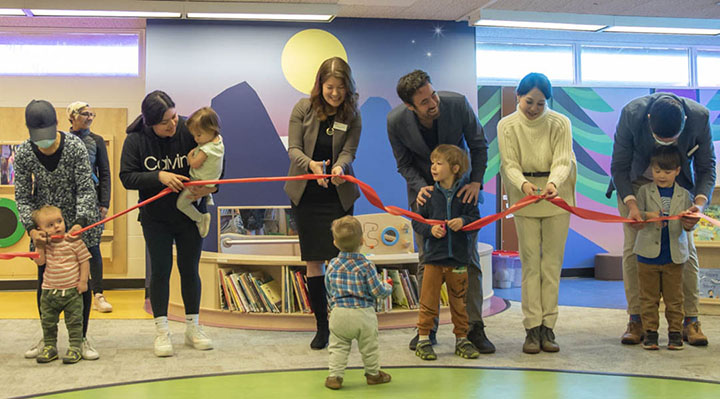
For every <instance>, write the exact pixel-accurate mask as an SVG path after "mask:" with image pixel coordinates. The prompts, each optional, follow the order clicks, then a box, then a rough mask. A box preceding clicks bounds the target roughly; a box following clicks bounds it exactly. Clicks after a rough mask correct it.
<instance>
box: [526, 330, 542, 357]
mask: <svg viewBox="0 0 720 399" xmlns="http://www.w3.org/2000/svg"><path fill="white" fill-rule="evenodd" d="M525 334H526V335H525V343H524V344H523V347H522V351H523V352H525V353H529V354H531V355H534V354H536V353H540V326H537V327H533V328H530V329H525Z"/></svg>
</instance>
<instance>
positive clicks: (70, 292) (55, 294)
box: [40, 288, 83, 349]
mask: <svg viewBox="0 0 720 399" xmlns="http://www.w3.org/2000/svg"><path fill="white" fill-rule="evenodd" d="M40 309H42V315H41V316H40V321H41V322H42V328H43V341H45V345H50V346H55V347H56V346H57V332H58V322H59V321H60V313H62V312H64V313H65V327H67V330H68V336H69V338H70V347H71V348H76V349H80V346H81V345H82V338H83V331H82V330H83V301H82V299H80V294H78V291H77V288H71V289H67V290H55V289H44V290H42V294H41V298H40Z"/></svg>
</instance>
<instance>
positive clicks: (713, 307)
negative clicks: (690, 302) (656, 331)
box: [695, 186, 720, 315]
mask: <svg viewBox="0 0 720 399" xmlns="http://www.w3.org/2000/svg"><path fill="white" fill-rule="evenodd" d="M710 204H711V205H720V186H716V187H715V189H714V190H713V195H712V199H711V201H710ZM695 247H696V248H697V254H698V264H699V266H700V269H701V270H702V269H720V241H715V240H713V241H701V240H698V239H695ZM718 294H720V293H718ZM700 314H711V315H720V298H717V297H716V298H700Z"/></svg>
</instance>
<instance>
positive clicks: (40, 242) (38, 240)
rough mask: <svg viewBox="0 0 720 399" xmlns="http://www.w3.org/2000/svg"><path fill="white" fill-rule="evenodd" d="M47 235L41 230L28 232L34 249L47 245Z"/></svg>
mask: <svg viewBox="0 0 720 399" xmlns="http://www.w3.org/2000/svg"><path fill="white" fill-rule="evenodd" d="M48 238H49V237H48V235H47V233H45V232H44V231H42V230H37V229H33V230H30V239H31V240H32V242H33V244H35V246H36V247H38V248H42V247H44V246H45V245H47V243H48Z"/></svg>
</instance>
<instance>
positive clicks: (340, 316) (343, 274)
mask: <svg viewBox="0 0 720 399" xmlns="http://www.w3.org/2000/svg"><path fill="white" fill-rule="evenodd" d="M331 228H332V234H333V244H335V246H336V247H337V248H338V249H339V250H340V253H339V254H338V256H337V257H336V258H333V259H332V260H330V263H329V264H328V269H327V273H325V286H326V287H327V291H328V295H329V296H330V308H331V312H330V345H329V346H328V352H330V362H329V363H330V376H328V377H327V379H326V380H325V386H326V387H328V388H330V389H340V388H341V387H342V383H343V376H344V375H345V367H346V366H347V361H348V355H349V354H350V349H351V348H352V341H353V339H356V340H357V341H358V349H359V350H360V354H361V355H362V359H363V363H364V365H365V378H366V380H367V383H368V385H376V384H384V383H386V382H390V374H387V373H385V372H383V371H382V370H380V363H379V361H378V360H379V352H380V347H379V345H378V322H377V316H376V315H375V300H376V299H379V298H385V297H387V296H388V295H390V294H391V293H392V286H391V285H390V284H389V282H383V281H382V279H381V278H380V276H378V273H377V270H375V265H374V264H373V263H372V262H370V261H369V260H367V258H365V256H363V255H362V254H359V253H357V251H358V250H359V249H360V246H361V245H362V243H363V232H362V226H361V225H360V221H358V220H357V219H355V218H354V217H352V216H343V217H341V218H340V219H336V220H335V221H333V223H332V227H331ZM391 281H392V280H391Z"/></svg>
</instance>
